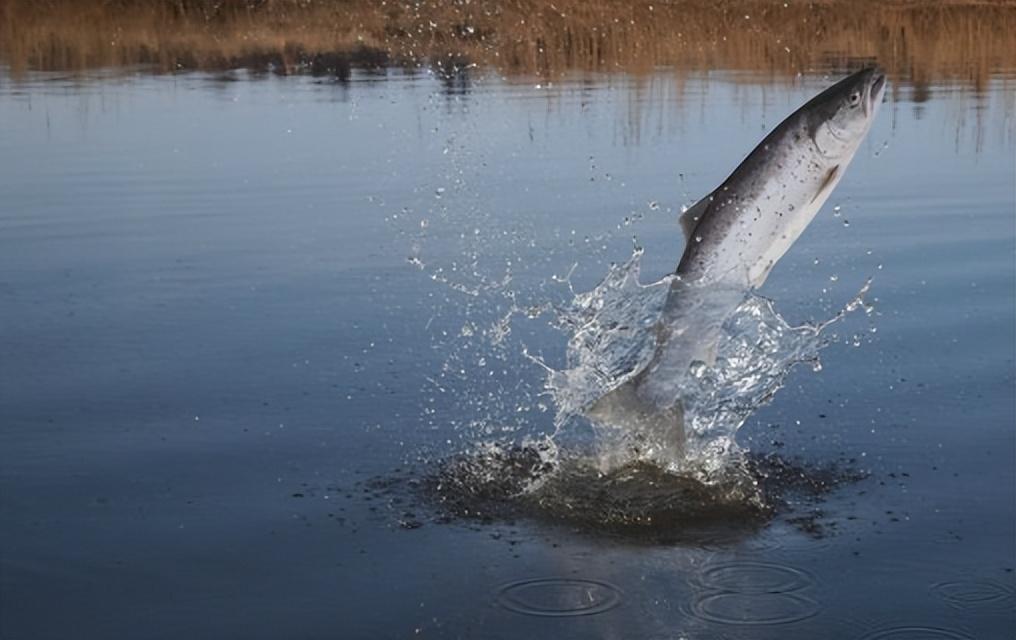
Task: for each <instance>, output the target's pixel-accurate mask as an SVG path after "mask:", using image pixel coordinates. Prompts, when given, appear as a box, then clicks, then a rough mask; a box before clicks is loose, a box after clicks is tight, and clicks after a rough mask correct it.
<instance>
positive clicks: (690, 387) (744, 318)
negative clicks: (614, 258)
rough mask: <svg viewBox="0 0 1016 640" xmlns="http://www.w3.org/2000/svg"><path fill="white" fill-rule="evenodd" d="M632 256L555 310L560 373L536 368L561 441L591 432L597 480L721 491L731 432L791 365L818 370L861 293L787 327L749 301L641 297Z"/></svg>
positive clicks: (691, 295)
mask: <svg viewBox="0 0 1016 640" xmlns="http://www.w3.org/2000/svg"><path fill="white" fill-rule="evenodd" d="M641 257H642V252H641V250H639V249H636V251H635V252H634V254H633V255H632V257H631V259H629V260H628V261H627V262H625V263H623V264H620V265H616V266H614V267H612V268H611V270H610V272H609V273H608V274H607V276H606V277H605V278H604V279H603V281H602V282H600V284H599V285H597V286H596V287H595V288H594V289H593V290H591V291H589V292H586V293H582V294H578V295H576V296H575V298H574V300H573V301H572V302H571V304H569V305H565V306H564V307H562V308H559V309H557V312H558V314H557V326H558V327H560V328H561V329H562V330H564V331H565V332H567V333H569V334H570V335H569V340H568V349H567V360H566V366H565V367H564V368H563V369H560V370H555V369H553V368H551V367H549V366H547V365H546V364H545V363H542V362H541V364H542V365H543V366H544V367H545V368H546V371H547V381H546V386H547V389H548V390H549V391H550V393H551V394H552V396H553V398H554V401H555V404H556V407H557V415H556V419H555V424H556V427H557V432H558V433H560V432H561V430H562V429H564V428H565V427H566V425H568V424H570V423H572V422H573V421H575V420H576V419H579V418H583V417H584V418H587V419H589V420H590V421H591V422H592V423H593V425H594V428H595V431H596V440H597V446H598V452H597V456H598V459H599V460H598V462H599V465H600V467H601V470H603V471H604V472H606V471H609V470H612V469H617V468H619V467H621V466H624V465H629V464H632V463H640V462H649V463H653V464H655V465H657V466H659V467H661V468H663V469H666V470H668V471H672V472H677V473H683V474H688V475H691V476H693V477H696V478H697V479H699V480H702V481H705V482H717V481H719V480H721V479H725V478H726V477H727V476H728V472H729V471H730V470H731V468H732V467H735V466H736V462H737V461H738V460H739V458H740V455H741V453H742V452H741V450H740V448H739V447H738V445H737V444H736V442H735V435H736V433H737V430H738V429H739V428H740V427H741V425H743V424H744V422H745V420H747V418H748V417H749V416H750V415H751V414H752V413H753V412H754V411H755V410H757V409H758V408H759V407H761V406H762V405H764V404H766V403H767V402H768V401H769V400H770V399H771V398H772V397H773V395H774V394H775V393H776V392H777V391H778V390H779V389H780V387H782V385H783V381H784V379H785V378H786V376H787V374H788V373H789V372H790V371H791V369H793V367H794V366H795V365H797V364H801V363H807V364H810V365H811V366H812V367H813V368H814V369H816V370H818V369H819V368H820V364H819V352H820V351H821V350H822V348H823V347H824V346H825V345H826V344H827V343H828V342H829V338H828V337H827V335H826V329H827V328H828V327H829V326H830V325H831V324H833V323H834V322H836V321H838V320H839V319H841V318H842V317H843V316H844V315H846V314H847V313H849V312H850V311H853V310H855V309H857V308H858V307H864V308H865V310H866V311H868V312H869V313H870V311H871V307H870V306H868V305H866V303H865V302H864V296H865V294H866V293H867V291H868V288H869V286H870V281H869V282H868V283H866V284H865V285H864V287H863V288H862V289H861V290H860V291H859V292H858V294H857V295H856V296H855V297H854V299H853V300H851V301H850V302H849V303H848V304H847V305H846V306H845V307H844V308H843V309H842V310H841V311H840V312H839V313H837V314H836V315H834V316H833V317H831V318H830V319H828V320H826V321H824V322H821V323H805V324H802V325H799V326H793V325H791V324H790V323H788V322H787V321H786V320H785V319H784V318H783V317H782V316H781V315H780V314H779V312H778V311H777V310H776V308H775V306H774V304H773V302H772V301H771V300H769V299H767V298H764V297H762V296H759V295H757V294H755V293H751V292H744V291H741V290H735V289H728V288H723V287H718V286H716V285H695V284H691V283H687V282H682V281H680V279H678V278H677V277H676V276H669V277H666V278H664V279H662V280H660V281H659V282H655V283H652V284H648V285H643V284H641V283H640V282H639V269H640V261H641Z"/></svg>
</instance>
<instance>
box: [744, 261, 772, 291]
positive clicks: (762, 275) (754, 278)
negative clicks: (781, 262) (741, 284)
mask: <svg viewBox="0 0 1016 640" xmlns="http://www.w3.org/2000/svg"><path fill="white" fill-rule="evenodd" d="M775 265H776V262H775V261H773V260H770V261H769V262H767V263H766V265H765V266H764V267H762V268H761V269H759V270H757V271H756V270H755V269H754V268H752V269H750V270H749V271H748V283H749V284H750V285H751V288H752V289H758V288H759V287H761V286H762V283H764V282H765V281H766V278H768V277H769V272H770V271H772V270H773V267H774V266H775Z"/></svg>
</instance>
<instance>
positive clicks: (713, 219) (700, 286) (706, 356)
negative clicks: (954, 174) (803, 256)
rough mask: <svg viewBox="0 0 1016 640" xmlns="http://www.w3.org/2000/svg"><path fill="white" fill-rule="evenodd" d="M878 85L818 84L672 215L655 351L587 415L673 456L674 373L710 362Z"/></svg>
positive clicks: (832, 184) (812, 203) (676, 449)
mask: <svg viewBox="0 0 1016 640" xmlns="http://www.w3.org/2000/svg"><path fill="white" fill-rule="evenodd" d="M885 88H886V82H885V75H884V74H883V73H882V72H881V71H879V70H878V69H877V68H874V67H872V68H866V69H862V70H861V71H858V72H856V73H854V74H853V75H850V76H848V77H846V78H844V79H842V80H840V81H839V82H837V83H836V84H834V85H832V86H831V87H829V88H827V89H826V90H825V91H823V92H822V93H820V94H818V95H817V96H815V97H814V98H812V99H811V100H809V101H808V102H807V103H806V104H805V105H804V106H802V107H801V108H799V109H798V110H797V111H795V112H794V113H793V114H791V115H790V116H789V117H788V118H787V119H786V120H784V121H783V122H781V123H780V124H779V126H777V127H776V128H775V129H773V130H772V131H771V132H770V133H769V135H767V136H766V137H765V138H764V139H763V140H762V142H761V143H759V145H758V146H757V147H755V149H754V150H753V151H752V152H751V153H749V154H748V156H747V157H746V158H745V159H744V161H743V162H741V164H740V165H738V167H737V168H736V169H734V172H733V173H731V174H730V176H729V177H728V178H727V179H726V180H724V181H723V183H722V184H721V185H720V186H719V187H717V188H716V189H715V190H714V191H713V192H712V193H710V194H709V195H707V196H706V197H704V198H702V199H701V200H700V201H699V202H697V203H696V204H695V205H693V206H692V207H691V208H689V209H688V210H687V211H686V212H685V213H684V214H683V215H682V216H681V219H680V223H681V227H682V229H683V230H684V233H685V236H686V238H687V243H686V245H685V249H684V253H683V255H682V256H681V260H680V262H679V263H678V266H677V270H676V275H677V278H675V279H674V282H673V285H672V287H671V289H670V292H669V294H668V297H667V300H666V303H665V304H664V311H663V318H662V320H661V321H660V323H659V324H658V326H657V346H656V351H655V353H654V355H653V357H652V359H651V360H650V361H649V363H648V365H646V366H645V367H644V368H643V369H642V370H641V371H638V372H633V374H632V375H630V376H628V377H626V381H625V382H624V384H622V385H621V386H619V387H618V388H616V389H614V390H613V391H611V392H610V393H608V394H607V395H605V396H604V397H602V398H600V399H599V400H598V401H596V402H595V403H594V404H593V405H592V406H591V407H590V408H589V409H588V410H587V411H586V415H587V416H588V417H590V418H591V419H592V420H594V421H597V422H604V423H612V424H615V425H617V424H618V423H619V422H620V423H628V424H625V425H623V426H631V427H634V428H636V429H641V430H642V431H645V432H649V433H653V434H655V435H656V436H658V437H655V438H654V440H656V441H658V442H665V443H666V444H665V445H663V447H664V448H665V449H666V451H663V452H661V453H662V457H664V458H666V459H671V460H673V459H675V457H676V456H680V455H681V454H682V452H683V450H684V442H685V434H684V420H683V409H682V406H681V401H680V398H675V397H673V390H674V380H675V379H676V378H677V377H679V376H684V375H686V374H687V372H688V370H689V368H690V367H691V365H692V364H693V363H694V362H695V361H702V362H705V363H707V364H712V363H713V361H714V360H715V352H716V344H717V342H718V340H719V337H720V330H721V327H722V324H723V321H724V320H725V319H726V318H727V317H728V316H729V315H730V313H731V312H733V311H734V309H735V308H736V307H737V305H738V304H740V302H741V301H742V300H743V296H744V294H746V293H747V292H748V291H750V290H751V289H755V288H758V287H760V286H762V283H763V282H765V280H766V278H767V277H768V275H769V272H770V271H771V270H772V268H773V266H774V265H775V264H776V263H777V261H779V259H780V258H781V257H783V255H784V254H785V253H786V252H787V250H788V249H790V246H791V245H792V244H793V243H794V241H796V240H797V239H798V238H799V237H800V235H801V234H802V233H803V232H804V230H805V228H807V226H808V224H809V223H810V222H811V221H812V219H813V218H814V217H815V215H816V214H817V213H818V211H819V209H821V207H822V205H823V204H824V203H825V201H826V200H827V199H828V198H829V195H830V194H831V193H832V192H833V189H835V188H836V185H837V184H839V181H840V179H841V178H842V177H843V174H844V172H845V171H846V168H847V166H848V165H849V164H850V161H851V160H853V158H854V155H855V154H856V153H857V150H858V148H859V147H860V145H861V142H862V141H863V140H864V138H865V136H866V135H867V133H868V131H869V130H870V129H871V126H872V123H873V122H874V120H875V116H876V114H877V113H878V109H879V105H880V104H881V103H882V98H883V95H884V93H885ZM633 422H634V423H635V424H631V423H633Z"/></svg>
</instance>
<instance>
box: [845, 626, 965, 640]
mask: <svg viewBox="0 0 1016 640" xmlns="http://www.w3.org/2000/svg"><path fill="white" fill-rule="evenodd" d="M861 640H973V639H972V638H971V637H970V636H968V635H966V634H963V633H960V632H959V631H953V630H952V629H943V628H940V627H921V626H913V627H891V628H889V629H881V630H879V631H875V632H873V633H870V634H868V635H866V636H864V637H863V638H861Z"/></svg>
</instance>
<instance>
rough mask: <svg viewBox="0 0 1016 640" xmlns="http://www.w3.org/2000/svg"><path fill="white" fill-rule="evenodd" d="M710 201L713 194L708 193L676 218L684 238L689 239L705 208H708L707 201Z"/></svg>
mask: <svg viewBox="0 0 1016 640" xmlns="http://www.w3.org/2000/svg"><path fill="white" fill-rule="evenodd" d="M713 193H715V192H713ZM712 201H713V194H712V193H710V194H709V195H707V196H706V197H704V198H702V199H701V200H699V201H698V202H696V203H695V204H693V205H692V206H691V207H689V208H688V210H687V211H685V212H684V213H682V214H681V217H680V218H678V221H679V222H680V223H681V230H682V231H684V237H685V238H687V239H688V240H691V237H692V233H694V232H695V227H697V226H698V223H699V220H701V219H702V217H703V216H704V215H705V214H706V209H708V208H709V203H710V202H712Z"/></svg>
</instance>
